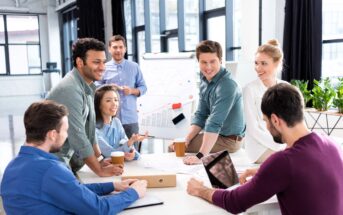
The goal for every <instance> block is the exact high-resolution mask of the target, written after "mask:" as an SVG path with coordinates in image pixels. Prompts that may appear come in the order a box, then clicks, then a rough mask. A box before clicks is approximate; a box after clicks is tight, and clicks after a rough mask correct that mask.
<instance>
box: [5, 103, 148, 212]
mask: <svg viewBox="0 0 343 215" xmlns="http://www.w3.org/2000/svg"><path fill="white" fill-rule="evenodd" d="M67 115H68V111H67V108H66V107H65V106H64V105H60V104H58V103H55V102H53V101H49V100H47V101H42V102H36V103H33V104H32V105H31V106H30V107H29V108H28V109H27V110H26V112H25V114H24V124H25V129H26V143H25V145H24V146H22V147H21V149H20V151H19V154H18V156H17V157H16V158H15V159H14V160H12V161H11V162H10V163H9V165H8V166H7V168H6V170H5V173H4V176H3V179H2V183H1V196H2V199H3V205H4V209H5V211H6V214H116V213H118V212H120V211H121V210H123V209H124V208H126V207H127V206H129V205H130V204H131V203H132V202H134V201H135V200H137V199H138V198H140V197H142V196H144V194H145V192H146V186H147V182H146V181H139V180H126V181H122V182H108V183H97V184H80V182H79V181H78V180H77V179H76V178H75V176H74V175H73V173H72V172H71V171H70V169H68V168H67V167H66V165H65V164H64V163H63V162H61V161H59V159H58V157H56V156H55V155H53V154H50V153H49V152H57V151H59V150H60V149H61V147H62V146H63V144H64V142H65V140H66V138H67V136H68V132H67V131H68V126H69V125H68V117H67ZM113 191H120V193H118V194H115V195H108V196H105V195H107V194H110V193H111V192H113Z"/></svg>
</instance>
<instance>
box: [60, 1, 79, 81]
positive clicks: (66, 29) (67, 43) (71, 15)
mask: <svg viewBox="0 0 343 215" xmlns="http://www.w3.org/2000/svg"><path fill="white" fill-rule="evenodd" d="M62 25H63V27H62V34H63V48H62V50H63V51H62V55H63V61H62V62H63V75H65V74H66V73H67V72H69V71H70V70H71V69H72V68H73V59H72V46H73V43H74V42H75V41H76V39H77V16H76V6H73V7H71V8H70V9H67V10H65V11H62Z"/></svg>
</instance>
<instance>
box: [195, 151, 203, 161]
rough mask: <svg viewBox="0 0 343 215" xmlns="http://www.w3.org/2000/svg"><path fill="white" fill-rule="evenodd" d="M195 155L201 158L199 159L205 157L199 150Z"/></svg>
mask: <svg viewBox="0 0 343 215" xmlns="http://www.w3.org/2000/svg"><path fill="white" fill-rule="evenodd" d="M195 156H196V157H197V158H199V160H201V158H202V157H204V154H203V153H201V152H198V153H197V154H196V155H195Z"/></svg>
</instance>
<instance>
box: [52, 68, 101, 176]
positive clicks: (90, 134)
mask: <svg viewBox="0 0 343 215" xmlns="http://www.w3.org/2000/svg"><path fill="white" fill-rule="evenodd" d="M95 88H96V87H95V85H94V84H93V83H92V84H90V85H88V84H87V82H86V81H85V80H84V79H83V77H82V76H81V75H80V72H79V71H78V70H77V69H76V68H74V69H73V70H72V71H71V72H69V73H68V74H67V75H66V76H65V77H64V78H63V79H62V80H61V82H60V83H59V84H58V85H57V86H56V87H55V88H53V89H52V91H51V93H50V94H49V95H48V98H47V99H50V100H54V101H56V102H58V103H61V104H64V105H65V106H66V107H67V108H68V111H69V117H68V122H69V129H68V139H67V140H66V142H65V144H64V145H63V147H62V149H61V151H60V152H59V153H57V154H56V155H57V156H58V157H60V158H61V160H62V161H64V162H65V163H66V164H68V165H71V168H72V169H73V171H74V172H75V171H78V170H79V169H81V167H82V166H83V165H84V159H85V158H87V157H89V156H91V155H93V154H94V151H93V144H97V139H96V138H95V111H94V91H95Z"/></svg>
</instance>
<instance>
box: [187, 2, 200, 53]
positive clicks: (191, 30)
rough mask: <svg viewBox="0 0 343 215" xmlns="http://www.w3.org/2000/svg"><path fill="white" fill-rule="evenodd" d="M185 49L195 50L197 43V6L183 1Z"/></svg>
mask: <svg viewBox="0 0 343 215" xmlns="http://www.w3.org/2000/svg"><path fill="white" fill-rule="evenodd" d="M185 40H186V42H185V48H186V50H187V51H190V50H195V47H196V45H197V44H198V42H199V4H195V3H194V0H185Z"/></svg>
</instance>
